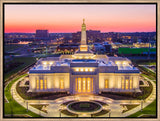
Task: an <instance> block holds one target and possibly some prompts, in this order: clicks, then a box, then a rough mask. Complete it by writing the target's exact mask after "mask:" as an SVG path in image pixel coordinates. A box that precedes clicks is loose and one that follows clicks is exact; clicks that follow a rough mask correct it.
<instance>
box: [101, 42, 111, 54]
mask: <svg viewBox="0 0 160 121" xmlns="http://www.w3.org/2000/svg"><path fill="white" fill-rule="evenodd" d="M103 46H104V48H105V52H107V53H109V52H111V51H112V46H111V44H109V43H108V42H104V43H103Z"/></svg>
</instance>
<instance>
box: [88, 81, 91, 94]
mask: <svg viewBox="0 0 160 121" xmlns="http://www.w3.org/2000/svg"><path fill="white" fill-rule="evenodd" d="M90 91H91V78H87V92H90Z"/></svg>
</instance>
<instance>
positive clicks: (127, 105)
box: [122, 104, 139, 113]
mask: <svg viewBox="0 0 160 121" xmlns="http://www.w3.org/2000/svg"><path fill="white" fill-rule="evenodd" d="M138 105H139V104H135V105H133V104H122V106H126V107H127V110H123V111H122V113H125V112H127V111H129V110H131V109H133V108H135V107H137V106H138Z"/></svg>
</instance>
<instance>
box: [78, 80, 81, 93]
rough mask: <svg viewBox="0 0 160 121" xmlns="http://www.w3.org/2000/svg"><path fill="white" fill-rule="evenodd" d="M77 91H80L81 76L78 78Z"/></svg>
mask: <svg viewBox="0 0 160 121" xmlns="http://www.w3.org/2000/svg"><path fill="white" fill-rule="evenodd" d="M78 92H81V78H78Z"/></svg>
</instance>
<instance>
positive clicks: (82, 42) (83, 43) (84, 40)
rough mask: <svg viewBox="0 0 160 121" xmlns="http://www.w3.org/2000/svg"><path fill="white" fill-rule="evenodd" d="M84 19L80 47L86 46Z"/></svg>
mask: <svg viewBox="0 0 160 121" xmlns="http://www.w3.org/2000/svg"><path fill="white" fill-rule="evenodd" d="M84 22H85V19H83V24H82V29H81V45H86V25H85V23H84Z"/></svg>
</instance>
